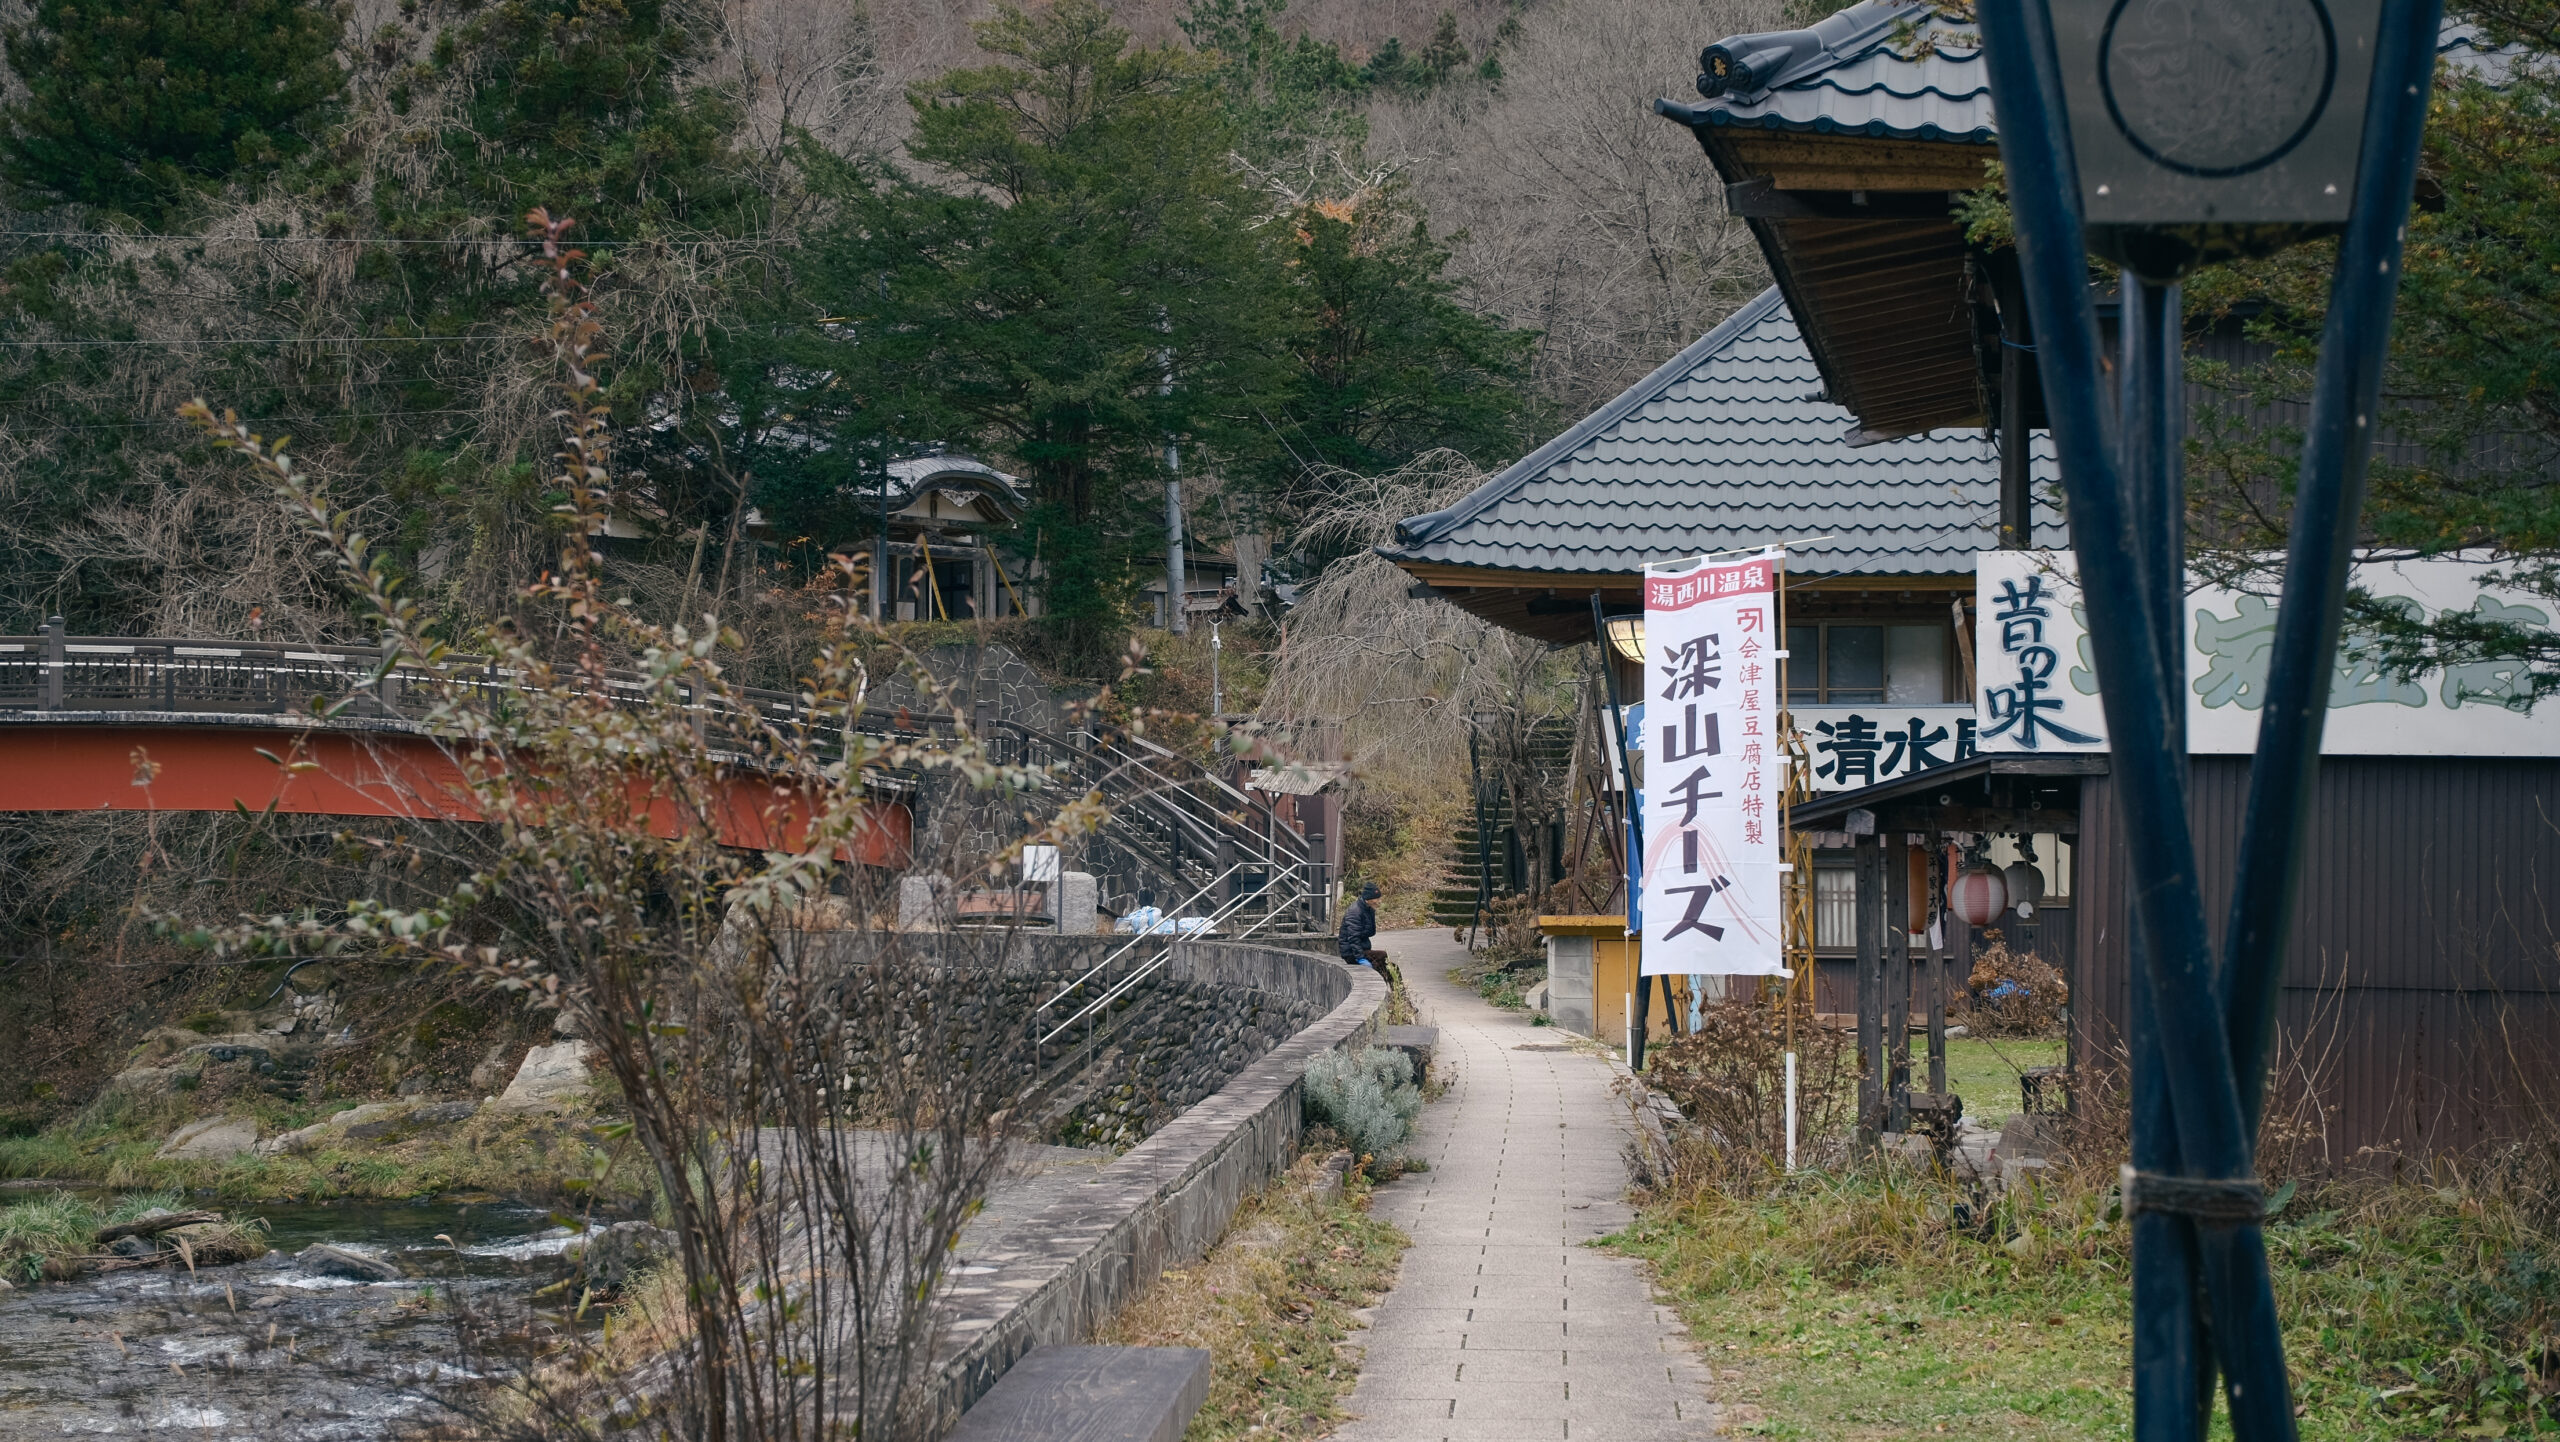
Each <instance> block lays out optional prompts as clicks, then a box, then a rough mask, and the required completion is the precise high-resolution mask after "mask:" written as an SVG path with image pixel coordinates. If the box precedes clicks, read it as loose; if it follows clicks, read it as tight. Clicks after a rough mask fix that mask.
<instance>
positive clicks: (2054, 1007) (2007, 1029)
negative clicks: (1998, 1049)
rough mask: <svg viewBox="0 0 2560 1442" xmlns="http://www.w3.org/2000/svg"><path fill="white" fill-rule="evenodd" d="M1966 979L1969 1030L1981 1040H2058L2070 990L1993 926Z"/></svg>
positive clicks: (2040, 960)
mask: <svg viewBox="0 0 2560 1442" xmlns="http://www.w3.org/2000/svg"><path fill="white" fill-rule="evenodd" d="M1982 941H1983V945H1982V948H1981V949H1980V950H1978V951H1976V952H1975V953H1974V954H1973V973H1972V975H1970V976H1968V977H1966V978H1965V984H1966V990H1967V993H1968V1000H1967V1003H1966V1014H1965V1025H1966V1026H1968V1027H1970V1028H1971V1029H1972V1030H1973V1032H1974V1034H1975V1035H1977V1036H2058V1035H2060V1034H2061V1031H2062V1008H2063V1006H2064V1005H2065V1004H2066V1003H2068V1002H2069V1001H2070V1000H2071V988H2070V986H2069V985H2068V984H2066V983H2065V982H2064V981H2063V979H2062V973H2061V972H2059V971H2056V970H2055V969H2054V968H2053V966H2052V964H2051V963H2049V962H2047V961H2046V960H2045V959H2044V958H2043V957H2040V956H2038V955H2036V954H2035V953H2033V952H2031V951H2013V950H2011V949H2010V947H2009V942H2008V938H2006V937H2004V936H2002V935H2001V934H2000V931H1999V929H1998V928H1996V927H1994V928H1992V929H1990V930H1987V931H1985V932H1983V933H1982Z"/></svg>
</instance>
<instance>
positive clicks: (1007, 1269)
mask: <svg viewBox="0 0 2560 1442" xmlns="http://www.w3.org/2000/svg"><path fill="white" fill-rule="evenodd" d="M1094 940H1096V941H1102V942H1105V943H1106V944H1105V945H1102V946H1096V947H1093V948H1092V949H1091V950H1090V951H1089V952H1087V953H1086V954H1089V955H1091V956H1093V957H1094V959H1095V960H1097V961H1098V960H1099V959H1100V957H1101V956H1102V955H1104V954H1106V953H1107V951H1108V945H1107V941H1108V939H1107V938H1096V939H1094ZM1040 941H1041V942H1042V943H1044V944H1043V945H1040V946H1039V947H1037V948H1036V950H1035V952H1034V955H1033V957H1032V958H1031V963H1032V964H1034V965H1038V966H1040V967H1042V968H1043V969H1046V968H1049V967H1056V968H1058V969H1060V970H1065V969H1067V968H1068V967H1070V966H1072V965H1073V962H1072V961H1071V959H1070V958H1071V957H1072V956H1074V955H1075V954H1076V953H1077V952H1078V951H1079V949H1081V948H1083V947H1085V946H1086V944H1087V939H1086V938H1081V937H1045V938H1041V939H1040ZM1150 945H1153V944H1152V943H1151V944H1150ZM1172 951H1173V955H1172V957H1171V958H1170V959H1169V960H1168V962H1167V963H1166V966H1165V975H1166V977H1167V979H1168V981H1169V982H1171V983H1174V984H1176V985H1177V986H1178V987H1180V988H1181V989H1183V990H1184V991H1192V990H1197V991H1200V992H1205V993H1208V994H1213V995H1214V994H1219V993H1225V994H1229V995H1232V994H1233V993H1235V992H1237V991H1250V992H1257V993H1260V994H1261V995H1262V996H1264V997H1266V998H1269V999H1272V1000H1273V1001H1274V1002H1276V1003H1281V1004H1287V1003H1297V1004H1302V1005H1304V1006H1306V1007H1308V1008H1309V1009H1310V1010H1315V1009H1321V1012H1320V1015H1318V1016H1317V1018H1316V1019H1315V1020H1314V1021H1313V1022H1312V1023H1310V1024H1309V1025H1307V1026H1306V1027H1304V1028H1303V1029H1302V1030H1300V1031H1298V1032H1297V1033H1296V1034H1295V1035H1293V1036H1291V1037H1289V1038H1288V1039H1287V1040H1286V1041H1283V1042H1281V1043H1280V1044H1278V1045H1277V1046H1274V1047H1273V1048H1271V1050H1270V1051H1268V1052H1267V1053H1265V1054H1264V1055H1262V1056H1261V1057H1260V1058H1259V1059H1257V1060H1254V1061H1252V1062H1251V1063H1250V1064H1248V1065H1246V1066H1245V1067H1244V1068H1243V1069H1242V1070H1241V1071H1239V1072H1237V1073H1236V1074H1235V1075H1234V1076H1233V1077H1232V1078H1231V1079H1230V1080H1228V1081H1227V1083H1226V1084H1225V1085H1224V1086H1222V1087H1220V1088H1219V1089H1218V1090H1217V1091H1216V1092H1215V1093H1214V1094H1212V1095H1210V1096H1209V1097H1207V1098H1206V1099H1205V1100H1203V1101H1201V1102H1199V1103H1198V1104H1196V1105H1194V1106H1192V1107H1191V1108H1189V1109H1188V1110H1186V1111H1185V1112H1183V1113H1182V1115H1180V1116H1178V1117H1176V1118H1174V1119H1173V1120H1172V1121H1170V1122H1168V1123H1166V1124H1165V1125H1164V1126H1162V1127H1160V1128H1158V1129H1157V1130H1156V1131H1155V1133H1154V1134H1153V1135H1152V1136H1149V1137H1148V1138H1147V1139H1146V1140H1145V1141H1143V1142H1141V1143H1139V1144H1138V1145H1137V1146H1135V1147H1133V1148H1131V1149H1130V1150H1129V1152H1128V1153H1127V1154H1126V1155H1124V1156H1122V1157H1121V1158H1120V1159H1119V1160H1118V1161H1115V1162H1113V1163H1111V1164H1110V1165H1109V1166H1106V1167H1104V1168H1102V1170H1101V1171H1100V1173H1099V1174H1098V1175H1097V1176H1096V1178H1095V1180H1094V1182H1093V1184H1092V1185H1090V1186H1087V1187H1080V1188H1078V1189H1077V1195H1075V1196H1072V1197H1070V1198H1068V1199H1067V1200H1064V1201H1061V1202H1058V1203H1056V1204H1054V1205H1053V1206H1051V1207H1050V1208H1049V1209H1048V1210H1047V1211H1045V1212H1042V1213H1040V1214H1038V1215H1037V1216H1034V1217H1031V1218H1028V1219H1026V1220H1025V1221H1024V1222H1022V1223H1020V1224H1018V1225H1017V1226H1015V1227H1014V1228H1013V1229H1012V1231H1011V1232H1010V1234H1009V1240H1007V1241H1006V1242H1005V1243H1003V1244H1002V1245H1000V1246H997V1247H994V1248H990V1249H989V1250H988V1251H987V1252H985V1253H984V1254H982V1255H979V1256H977V1257H975V1258H973V1260H974V1261H976V1262H977V1263H978V1264H979V1265H981V1266H986V1267H990V1268H992V1269H993V1270H992V1271H991V1272H989V1273H986V1274H978V1275H972V1276H970V1277H968V1278H967V1279H965V1280H964V1281H963V1282H962V1283H961V1284H960V1285H957V1286H954V1287H953V1288H952V1289H951V1290H950V1292H949V1294H948V1305H947V1308H946V1315H947V1317H948V1319H949V1321H948V1327H947V1330H946V1332H945V1338H946V1340H945V1341H944V1343H943V1345H942V1348H941V1350H940V1351H939V1352H938V1353H937V1355H936V1358H935V1365H936V1371H937V1374H938V1382H939V1389H940V1397H939V1398H938V1405H939V1408H940V1411H941V1426H942V1428H943V1429H947V1428H948V1427H949V1426H950V1425H951V1424H952V1423H954V1422H956V1421H957V1420H958V1419H959V1416H960V1414H961V1413H962V1412H963V1411H965V1410H966V1409H967V1408H968V1406H969V1404H970V1403H972V1402H974V1401H976V1400H977V1399H978V1398H979V1397H980V1396H982V1395H984V1394H985V1392H986V1390H987V1389H988V1388H989V1387H992V1386H994V1385H995V1383H996V1379H997V1378H999V1377H1002V1376H1003V1375H1004V1372H1005V1369H1006V1368H1008V1367H1010V1366H1012V1365H1013V1363H1014V1361H1015V1360H1016V1359H1017V1358H1019V1357H1021V1356H1022V1355H1023V1354H1024V1353H1026V1352H1028V1351H1030V1350H1031V1349H1032V1348H1034V1347H1037V1346H1042V1345H1046V1344H1065V1343H1074V1342H1081V1341H1083V1340H1084V1339H1085V1338H1086V1337H1087V1336H1088V1335H1090V1334H1091V1332H1092V1330H1093V1329H1094V1327H1096V1326H1097V1325H1099V1324H1100V1323H1101V1322H1103V1321H1104V1320H1106V1319H1108V1318H1109V1317H1110V1316H1111V1315H1112V1314H1113V1313H1115V1312H1117V1311H1118V1310H1119V1309H1120V1308H1121V1306H1122V1305H1124V1304H1125V1303H1127V1302H1128V1300H1129V1299H1130V1298H1132V1297H1134V1296H1135V1295H1137V1293H1138V1292H1139V1291H1140V1290H1142V1289H1143V1288H1145V1287H1146V1286H1147V1284H1148V1283H1150V1282H1152V1281H1154V1280H1155V1279H1156V1277H1157V1276H1158V1275H1160V1274H1161V1273H1162V1272H1163V1271H1164V1270H1165V1269H1166V1268H1167V1267H1170V1266H1178V1265H1180V1264H1181V1263H1183V1262H1186V1261H1189V1260H1192V1259H1193V1258H1196V1257H1199V1256H1200V1255H1202V1254H1203V1253H1205V1252H1207V1251H1208V1249H1209V1248H1210V1247H1211V1246H1212V1245H1214V1244H1215V1243H1216V1242H1217V1240H1218V1238H1219V1237H1220V1236H1221V1235H1223V1234H1224V1233H1225V1231H1226V1228H1227V1223H1228V1221H1229V1219H1231V1218H1232V1217H1233V1216H1234V1215H1235V1210H1236V1207H1237V1206H1238V1205H1239V1204H1240V1203H1242V1202H1243V1200H1244V1199H1245V1197H1247V1196H1249V1195H1251V1194H1252V1193H1253V1192H1255V1191H1258V1190H1260V1189H1261V1188H1262V1187H1263V1186H1264V1185H1265V1184H1266V1183H1268V1182H1269V1181H1270V1180H1271V1179H1272V1178H1273V1177H1275V1176H1278V1175H1279V1174H1280V1173H1281V1172H1282V1171H1283V1170H1285V1169H1286V1168H1287V1166H1288V1164H1289V1160H1290V1158H1291V1157H1292V1156H1294V1155H1295V1154H1296V1152H1297V1146H1298V1133H1299V1124H1300V1117H1299V1107H1300V1101H1299V1090H1300V1084H1301V1079H1302V1078H1303V1077H1304V1076H1305V1074H1306V1069H1307V1064H1308V1063H1309V1062H1310V1061H1312V1060H1313V1059H1314V1058H1315V1057H1316V1056H1317V1055H1319V1054H1320V1053H1323V1052H1325V1051H1329V1050H1332V1049H1334V1048H1336V1047H1341V1046H1345V1045H1357V1044H1360V1043H1363V1042H1366V1041H1367V1040H1368V1039H1369V1038H1370V1037H1371V1035H1372V1034H1373V1032H1374V1031H1375V1029H1376V1027H1377V1026H1378V1025H1379V1020H1380V1016H1381V1014H1382V1013H1383V1011H1384V1010H1385V1007H1386V1002H1387V989H1386V984H1385V983H1384V982H1383V981H1381V980H1380V979H1379V978H1378V976H1377V975H1376V974H1375V973H1374V972H1371V971H1369V970H1368V969H1366V968H1356V969H1355V968H1351V967H1346V966H1344V965H1342V964H1341V963H1340V962H1339V961H1336V960H1333V959H1331V958H1328V957H1323V956H1317V955H1312V954H1310V953H1307V952H1303V951H1290V950H1285V949H1283V948H1279V947H1269V946H1255V945H1250V944H1244V943H1236V942H1182V943H1177V944H1174V945H1173V946H1172Z"/></svg>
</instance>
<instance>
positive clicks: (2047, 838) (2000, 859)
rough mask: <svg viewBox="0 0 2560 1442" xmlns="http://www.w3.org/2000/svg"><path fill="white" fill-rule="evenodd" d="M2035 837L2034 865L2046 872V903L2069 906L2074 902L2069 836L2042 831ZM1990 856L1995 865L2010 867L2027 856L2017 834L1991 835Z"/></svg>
mask: <svg viewBox="0 0 2560 1442" xmlns="http://www.w3.org/2000/svg"><path fill="white" fill-rule="evenodd" d="M2033 839H2034V841H2035V847H2036V859H2035V868H2036V870H2038V871H2041V872H2043V873H2044V904H2045V905H2047V906H2069V905H2070V904H2071V842H2070V839H2069V838H2067V837H2062V836H2056V835H2054V834H2053V833H2052V832H2044V833H2041V834H2039V835H2037V836H2036V837H2034V838H2033ZM1990 859H1991V864H1992V865H1994V866H1997V867H1999V868H2001V869H2002V870H2007V869H2008V867H2009V866H2010V865H2011V864H2013V863H2015V862H2019V861H2023V860H2025V859H2026V858H2025V857H2024V856H2022V855H2021V854H2020V853H2019V851H2018V841H2017V838H2016V837H2013V836H1995V837H1993V838H1991V858H1990Z"/></svg>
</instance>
